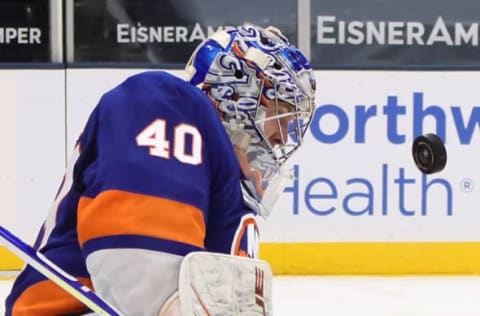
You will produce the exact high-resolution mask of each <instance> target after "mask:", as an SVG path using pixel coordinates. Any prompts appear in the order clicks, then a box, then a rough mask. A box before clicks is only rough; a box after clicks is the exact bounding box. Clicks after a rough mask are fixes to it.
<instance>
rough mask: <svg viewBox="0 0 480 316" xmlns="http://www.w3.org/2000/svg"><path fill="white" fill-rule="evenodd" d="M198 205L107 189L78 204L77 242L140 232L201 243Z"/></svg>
mask: <svg viewBox="0 0 480 316" xmlns="http://www.w3.org/2000/svg"><path fill="white" fill-rule="evenodd" d="M205 231H206V228H205V221H204V218H203V213H202V211H201V210H200V209H198V208H196V207H194V206H191V205H188V204H184V203H181V202H177V201H172V200H169V199H165V198H160V197H155V196H150V195H143V194H137V193H131V192H126V191H117V190H110V191H105V192H102V193H100V194H99V195H98V196H97V197H95V198H94V199H92V198H87V197H82V198H80V202H79V204H78V237H79V240H80V245H83V244H84V243H85V242H87V241H89V240H91V239H94V238H99V237H108V236H115V235H139V236H148V237H155V238H162V239H169V240H173V241H178V242H182V243H186V244H190V245H194V246H197V247H202V248H203V247H204V238H205Z"/></svg>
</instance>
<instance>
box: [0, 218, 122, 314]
mask: <svg viewBox="0 0 480 316" xmlns="http://www.w3.org/2000/svg"><path fill="white" fill-rule="evenodd" d="M0 243H3V244H5V246H6V247H7V248H8V249H9V250H10V251H12V252H13V253H15V254H16V255H17V256H19V257H20V258H22V259H23V260H24V261H25V262H26V263H28V264H29V265H30V266H32V267H33V268H34V269H35V270H37V271H38V272H40V273H41V274H43V275H44V276H45V277H46V278H48V279H49V280H51V281H52V282H54V283H55V284H57V285H58V286H60V287H61V288H62V289H64V290H65V291H66V292H67V293H69V294H70V295H72V296H73V297H75V298H76V299H77V300H79V301H80V302H82V303H83V304H85V305H86V306H88V307H89V308H90V309H91V310H92V311H94V312H95V313H97V314H99V315H110V316H122V314H120V312H118V311H117V310H116V309H115V308H114V307H112V306H111V305H109V304H108V303H107V302H105V301H104V300H103V299H102V298H101V297H99V296H98V295H97V294H95V293H94V292H92V291H91V290H90V289H89V288H88V287H87V286H85V285H83V284H82V283H80V281H78V280H77V279H76V278H75V277H73V276H72V275H70V274H68V273H67V272H65V271H64V270H62V269H61V268H60V267H58V266H57V265H56V264H54V263H53V262H52V261H50V260H49V259H48V258H46V257H45V256H44V255H43V254H41V253H40V252H38V251H35V250H34V249H33V248H32V247H30V246H29V245H27V244H26V243H25V242H23V241H22V240H21V239H20V238H18V237H17V236H15V235H14V234H13V233H11V232H10V231H8V230H7V229H5V228H4V227H2V226H0Z"/></svg>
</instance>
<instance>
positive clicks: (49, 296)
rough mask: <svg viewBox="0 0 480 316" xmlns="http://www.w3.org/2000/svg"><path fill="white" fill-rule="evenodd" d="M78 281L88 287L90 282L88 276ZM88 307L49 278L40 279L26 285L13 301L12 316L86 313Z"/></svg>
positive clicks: (90, 284)
mask: <svg viewBox="0 0 480 316" xmlns="http://www.w3.org/2000/svg"><path fill="white" fill-rule="evenodd" d="M79 281H80V282H82V283H83V284H84V285H86V286H88V287H89V288H93V287H92V282H91V281H90V279H88V278H79ZM88 311H89V309H88V308H87V307H86V306H85V305H83V303H81V302H80V301H79V300H77V299H76V298H74V297H73V296H71V295H70V294H68V293H67V292H65V290H63V289H62V288H60V287H59V286H58V285H56V284H54V283H53V282H52V281H50V280H45V281H41V282H38V283H35V284H33V285H31V286H30V287H28V288H27V289H26V290H25V291H24V292H23V293H22V295H20V297H19V298H18V299H17V300H16V301H15V304H14V305H13V309H12V315H14V316H52V315H71V314H80V313H86V312H88Z"/></svg>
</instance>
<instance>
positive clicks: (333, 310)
mask: <svg viewBox="0 0 480 316" xmlns="http://www.w3.org/2000/svg"><path fill="white" fill-rule="evenodd" d="M11 284H12V282H11V281H8V280H2V281H0V299H1V300H2V302H3V301H4V298H5V296H6V295H7V293H8V291H9V289H10V286H11ZM273 307H274V315H275V316H287V315H288V316H292V315H293V316H306V315H315V316H367V315H368V316H400V315H401V316H447V315H448V316H473V315H475V316H479V315H480V277H343V276H342V277H298V276H277V277H275V278H274V283H273ZM3 314H4V306H3V303H2V304H1V306H0V315H3Z"/></svg>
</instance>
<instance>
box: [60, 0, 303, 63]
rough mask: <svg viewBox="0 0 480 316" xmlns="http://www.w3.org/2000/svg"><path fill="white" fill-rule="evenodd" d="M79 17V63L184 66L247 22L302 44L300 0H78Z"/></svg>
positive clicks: (75, 12) (76, 48) (76, 40)
mask: <svg viewBox="0 0 480 316" xmlns="http://www.w3.org/2000/svg"><path fill="white" fill-rule="evenodd" d="M73 15H74V23H73V25H74V31H73V33H74V34H73V36H74V39H73V50H74V52H73V54H70V55H73V57H72V60H70V61H69V62H75V63H83V62H87V63H91V62H94V63H96V62H101V63H109V62H113V63H137V64H138V63H146V64H150V65H152V64H161V65H164V66H165V65H168V64H172V65H177V64H181V65H184V64H185V63H186V61H187V60H188V58H189V56H190V54H191V53H192V52H193V50H194V49H195V47H196V46H197V45H198V44H199V43H200V42H201V41H202V40H204V39H205V38H206V37H207V36H208V35H210V34H212V33H214V32H215V31H217V30H219V29H221V28H226V27H228V26H233V25H239V24H242V23H244V22H250V23H254V24H258V25H261V26H268V25H275V26H277V27H278V28H280V29H281V30H282V31H283V32H284V33H285V34H286V35H287V36H288V37H289V38H290V39H291V41H292V42H294V43H296V41H297V40H296V37H297V1H296V0H264V1H254V0H245V1H242V2H240V3H239V2H237V1H222V0H210V1H199V0H168V1H157V0H136V1H106V0H75V1H74V8H73ZM67 23H68V22H67ZM67 36H71V35H69V34H67Z"/></svg>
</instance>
